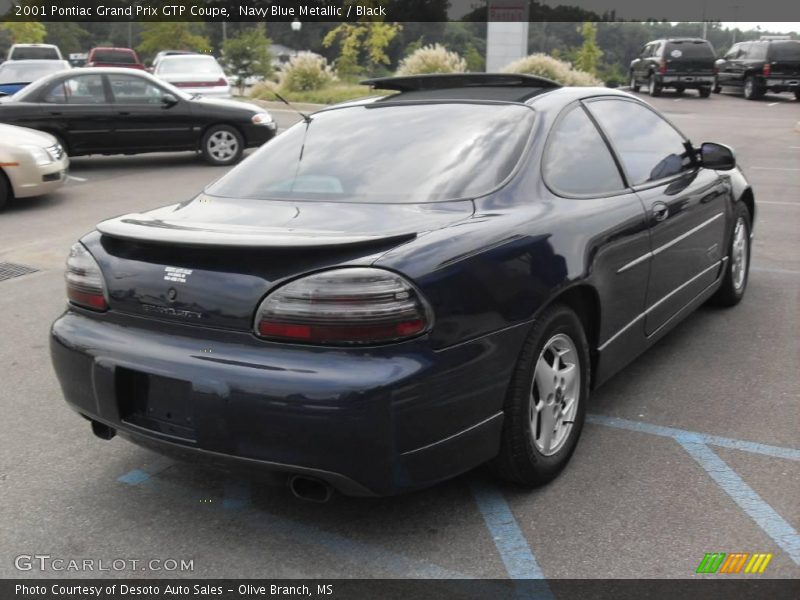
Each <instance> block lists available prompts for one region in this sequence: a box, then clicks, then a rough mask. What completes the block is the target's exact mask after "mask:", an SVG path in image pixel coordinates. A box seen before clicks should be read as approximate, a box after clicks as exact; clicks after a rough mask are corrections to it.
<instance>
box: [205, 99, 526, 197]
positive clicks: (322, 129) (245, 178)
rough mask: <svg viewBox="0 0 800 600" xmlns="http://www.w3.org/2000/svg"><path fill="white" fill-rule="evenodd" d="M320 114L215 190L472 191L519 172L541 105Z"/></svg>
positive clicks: (234, 193)
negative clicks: (519, 162)
mask: <svg viewBox="0 0 800 600" xmlns="http://www.w3.org/2000/svg"><path fill="white" fill-rule="evenodd" d="M312 119H313V120H312V122H311V123H310V124H309V125H306V124H305V123H299V124H297V125H295V126H294V127H292V128H291V129H289V130H288V131H286V132H285V133H283V134H281V135H279V136H278V137H276V138H275V139H274V140H272V141H271V142H269V143H267V144H266V145H265V146H263V147H262V148H261V149H260V150H259V151H258V152H256V153H255V154H254V155H253V156H251V157H250V158H249V159H247V160H246V161H245V162H244V163H242V165H241V166H239V167H237V168H235V169H234V170H233V171H231V172H230V173H229V174H227V175H226V176H225V177H223V178H222V179H221V180H220V181H219V182H217V183H215V184H213V185H212V186H211V187H210V188H209V189H208V190H207V193H209V194H211V195H214V196H223V197H231V198H256V199H290V200H291V199H298V200H319V201H327V202H331V201H332V202H337V201H341V202H378V203H381V202H384V203H420V202H438V201H445V200H456V199H460V198H473V197H477V196H481V195H484V194H486V193H488V192H491V191H492V190H494V189H495V188H497V187H498V186H499V185H500V184H501V183H502V182H503V181H504V180H505V179H506V178H507V177H508V176H509V175H510V174H511V172H512V171H513V170H514V168H515V166H516V165H517V163H518V161H519V159H520V156H521V155H522V153H523V150H524V149H525V146H526V144H527V141H528V139H529V137H530V132H531V126H532V124H533V121H534V112H533V110H532V109H530V108H528V107H525V106H519V105H512V104H508V105H497V104H494V105H492V104H472V103H461V104H459V103H432V104H414V105H400V104H394V105H392V104H382V105H378V104H371V105H367V106H355V107H349V108H340V109H334V110H330V111H326V112H322V113H319V114H317V115H314V116H313V117H312Z"/></svg>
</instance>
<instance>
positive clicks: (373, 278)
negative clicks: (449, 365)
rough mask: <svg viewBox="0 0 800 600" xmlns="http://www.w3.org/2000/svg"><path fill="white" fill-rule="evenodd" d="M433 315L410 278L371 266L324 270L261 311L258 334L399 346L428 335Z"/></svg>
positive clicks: (273, 296) (279, 292) (275, 295)
mask: <svg viewBox="0 0 800 600" xmlns="http://www.w3.org/2000/svg"><path fill="white" fill-rule="evenodd" d="M432 320H433V315H432V313H431V311H430V309H429V308H428V305H427V303H426V302H425V300H424V299H423V298H422V296H421V295H420V293H419V292H418V291H417V289H416V288H415V287H414V286H413V285H412V284H411V283H410V282H408V281H407V280H406V279H404V278H403V277H401V276H400V275H397V274H396V273H392V272H391V271H385V270H383V269H374V268H369V267H352V268H340V269H333V270H330V271H323V272H321V273H316V274H314V275H309V276H307V277H302V278H300V279H297V280H295V281H292V282H289V283H287V284H286V285H283V286H281V287H279V288H278V289H276V290H275V291H273V292H271V293H270V294H269V295H267V297H266V298H265V299H264V301H263V302H262V303H261V306H259V307H258V311H257V313H256V319H255V332H256V334H257V335H259V336H260V337H263V338H267V339H270V340H278V341H291V342H304V343H310V344H376V343H385V342H396V341H399V340H403V339H406V338H410V337H413V336H415V335H419V334H421V333H424V332H425V331H428V330H429V329H430V326H431V325H432Z"/></svg>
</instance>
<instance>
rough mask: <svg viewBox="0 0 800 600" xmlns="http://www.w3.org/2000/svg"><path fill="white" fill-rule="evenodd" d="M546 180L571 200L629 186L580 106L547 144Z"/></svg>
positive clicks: (564, 120) (568, 116)
mask: <svg viewBox="0 0 800 600" xmlns="http://www.w3.org/2000/svg"><path fill="white" fill-rule="evenodd" d="M542 172H543V174H544V180H545V182H546V183H547V185H548V186H550V187H551V188H552V189H553V190H554V191H556V192H559V193H562V194H566V195H568V196H571V195H576V196H581V195H600V194H604V193H608V192H616V191H619V190H621V189H623V188H624V187H625V186H624V185H623V183H622V177H620V174H619V170H618V169H617V165H616V164H615V163H614V159H613V158H612V157H611V154H610V153H609V151H608V147H607V146H606V144H605V142H604V141H603V138H602V137H601V136H600V133H599V132H598V131H597V128H596V127H595V126H594V123H592V121H591V119H590V118H589V117H588V115H587V114H586V112H585V111H584V110H583V108H582V107H580V106H575V107H574V108H571V109H569V112H568V113H567V114H566V115H565V116H564V117H563V118H562V119H561V120H560V121H559V122H558V124H557V125H556V126H555V128H554V129H553V131H552V133H551V134H550V137H549V138H548V140H547V150H546V151H545V156H544V163H543V165H542Z"/></svg>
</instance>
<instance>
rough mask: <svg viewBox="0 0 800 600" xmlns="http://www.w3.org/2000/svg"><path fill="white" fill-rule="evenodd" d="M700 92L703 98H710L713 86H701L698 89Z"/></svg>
mask: <svg viewBox="0 0 800 600" xmlns="http://www.w3.org/2000/svg"><path fill="white" fill-rule="evenodd" d="M697 92H698V93H699V94H700V97H701V98H708V97H709V96H710V95H711V88H710V87H701V88H700V89H698V90H697Z"/></svg>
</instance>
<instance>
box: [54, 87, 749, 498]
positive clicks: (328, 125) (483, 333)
mask: <svg viewBox="0 0 800 600" xmlns="http://www.w3.org/2000/svg"><path fill="white" fill-rule="evenodd" d="M365 83H366V84H369V85H372V86H374V87H377V88H382V89H386V90H391V91H396V92H398V94H396V95H393V96H389V97H386V98H383V99H376V98H371V99H366V100H362V101H358V102H351V103H348V104H346V105H342V106H334V107H331V108H327V109H324V110H322V111H320V112H317V113H314V114H313V115H311V116H309V117H308V118H306V119H304V121H302V122H300V123H299V124H297V125H295V126H294V127H292V128H290V129H289V130H287V131H286V132H285V133H282V134H281V135H279V136H278V137H277V138H275V140H273V141H272V142H270V143H269V144H267V145H265V146H264V147H263V148H261V149H260V150H259V151H257V152H256V153H254V154H253V155H252V156H250V157H249V158H248V159H247V160H246V161H244V162H243V163H242V164H241V165H239V166H238V167H236V168H234V169H233V170H231V171H230V172H228V173H227V174H226V175H225V176H224V177H222V178H221V179H220V180H218V181H217V182H215V183H213V184H211V185H210V186H209V187H208V188H207V189H206V190H205V191H204V192H203V193H201V194H199V195H197V196H195V197H194V198H193V199H191V200H186V199H182V198H176V199H175V203H174V204H172V205H170V206H167V207H164V208H161V209H157V210H152V211H149V212H145V213H142V214H132V215H127V216H123V217H118V218H115V219H111V220H108V221H104V222H102V223H100V224H99V225H97V229H96V230H95V231H93V232H91V233H89V234H88V235H86V236H85V237H83V238H82V239H81V241H80V242H79V243H76V244H75V245H74V246H73V248H72V251H71V253H70V257H69V259H68V263H67V296H68V298H69V306H68V308H67V310H66V312H65V313H64V314H63V315H62V316H61V317H59V318H58V320H56V322H55V323H54V324H53V328H52V336H51V352H52V359H53V364H54V366H55V370H56V374H57V376H58V379H59V381H60V383H61V387H62V390H63V392H64V396H65V398H66V400H67V403H68V404H69V406H70V407H72V408H73V409H74V410H76V411H77V412H79V413H80V414H82V415H83V416H84V417H86V418H88V419H89V420H90V421H91V425H92V428H93V430H94V432H95V433H96V434H97V435H98V436H100V437H102V438H104V439H110V438H111V437H113V436H114V435H115V434H116V433H119V434H120V435H121V436H123V437H125V438H127V439H130V440H132V441H135V442H137V443H139V444H142V445H145V446H148V447H151V448H153V449H156V450H158V451H161V452H165V453H169V454H175V455H177V456H182V457H186V458H189V457H194V458H195V459H197V460H200V461H203V462H206V463H209V464H226V463H227V464H240V465H249V466H251V467H258V468H262V469H264V470H266V471H271V470H274V471H278V472H282V473H283V474H284V476H285V477H288V479H289V482H290V486H291V488H292V490H293V491H294V492H295V494H297V495H299V496H302V497H306V498H310V499H319V500H324V499H326V498H327V497H329V495H330V486H334V487H336V488H338V489H339V490H341V491H342V492H345V493H347V494H364V495H370V494H372V495H385V494H395V493H399V492H402V491H406V490H410V489H414V488H419V487H423V486H429V485H432V484H434V483H436V482H438V481H441V480H443V479H447V478H449V477H453V476H455V475H457V474H459V473H462V472H464V471H467V470H469V469H471V468H473V467H475V466H477V465H479V464H481V463H484V462H486V461H493V462H494V465H495V467H496V468H497V470H498V471H499V473H500V474H501V475H502V476H504V477H506V478H507V479H510V480H512V481H515V482H518V483H520V484H523V485H526V486H533V485H538V484H542V483H544V482H547V481H549V480H550V479H552V478H553V477H555V476H556V475H557V473H558V472H559V471H560V470H561V469H562V468H563V467H564V466H565V465H566V463H567V461H568V460H569V457H570V455H571V454H572V452H573V450H574V449H575V445H576V443H577V441H578V437H579V435H580V432H581V428H582V426H583V422H584V416H585V413H586V407H587V404H588V401H589V392H590V389H593V388H596V387H597V386H598V385H600V384H602V383H603V382H604V381H605V380H607V379H608V378H609V377H610V376H611V375H612V374H614V373H616V372H617V371H619V370H620V369H622V367H623V366H625V365H626V364H627V363H628V362H630V361H631V360H633V359H634V358H635V357H636V356H638V355H639V354H640V353H642V352H643V351H644V350H645V349H647V348H648V347H650V346H652V345H653V344H654V343H655V342H656V341H657V340H658V339H659V338H661V337H663V336H664V334H666V333H667V332H668V331H669V330H670V329H672V328H673V327H674V326H675V325H676V324H677V323H678V322H680V321H681V320H682V319H683V318H684V317H686V316H687V315H688V314H689V313H690V312H691V311H693V310H694V309H695V308H697V307H698V306H700V305H701V304H703V303H704V302H706V301H707V300H710V299H713V300H714V301H716V302H718V303H720V304H723V305H733V304H736V303H737V302H739V301H740V300H741V299H742V297H743V295H744V293H745V289H746V286H747V274H748V265H749V258H750V238H751V227H752V223H753V217H754V211H755V201H754V195H753V192H752V189H751V187H750V185H749V184H748V182H747V180H746V179H745V177H744V176H743V175H742V173H741V172H740V171H739V169H738V168H737V167H736V161H735V158H734V155H733V151H732V150H731V149H729V148H727V147H725V146H722V145H719V144H714V143H704V144H702V145H699V146H696V145H694V144H692V143H691V142H690V141H689V140H688V139H687V138H686V137H685V136H684V135H683V134H682V133H681V132H680V131H679V130H678V129H676V128H675V127H674V126H673V125H672V124H671V123H670V122H669V121H667V120H666V119H665V118H664V117H663V116H662V115H660V114H659V113H658V111H656V110H655V109H653V108H652V107H651V106H649V105H648V104H646V103H644V102H642V101H641V100H639V99H638V98H636V97H635V96H632V95H630V94H627V93H624V92H620V91H616V90H609V89H606V88H561V87H560V86H559V85H558V84H556V83H554V82H552V81H549V80H547V79H543V78H538V77H530V76H525V75H491V74H458V75H428V76H424V75H423V76H411V77H399V78H387V79H375V80H370V81H368V82H365Z"/></svg>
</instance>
